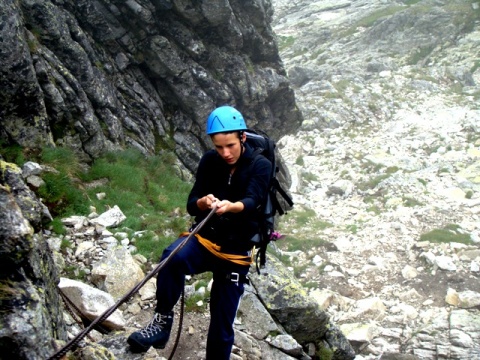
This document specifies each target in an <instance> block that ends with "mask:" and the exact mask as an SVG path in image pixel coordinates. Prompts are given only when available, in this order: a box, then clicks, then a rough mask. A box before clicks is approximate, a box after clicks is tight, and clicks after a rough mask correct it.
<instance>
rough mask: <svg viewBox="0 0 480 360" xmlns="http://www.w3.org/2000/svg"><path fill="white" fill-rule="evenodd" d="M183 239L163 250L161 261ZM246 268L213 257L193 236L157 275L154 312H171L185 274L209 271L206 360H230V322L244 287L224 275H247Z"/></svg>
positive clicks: (231, 322) (183, 282)
mask: <svg viewBox="0 0 480 360" xmlns="http://www.w3.org/2000/svg"><path fill="white" fill-rule="evenodd" d="M184 239H185V238H179V239H177V240H176V241H175V242H174V243H172V244H171V245H170V246H169V247H168V248H167V249H165V251H164V252H163V255H162V260H163V259H164V258H166V257H167V256H168V255H169V254H170V253H171V252H172V250H173V249H175V248H176V247H177V246H178V244H179V243H180V242H181V241H182V240H184ZM245 255H246V254H245ZM248 269H249V266H244V265H237V264H234V263H231V262H229V261H225V260H222V259H220V258H218V257H216V256H215V255H213V254H212V253H210V252H209V251H208V250H207V249H205V247H203V246H202V245H201V244H200V243H199V242H198V240H197V239H196V238H195V237H192V238H191V239H190V240H189V241H188V243H187V244H186V245H185V246H184V247H183V248H182V249H181V250H180V251H179V252H177V253H176V254H175V255H174V256H173V257H172V258H171V259H170V261H169V262H168V263H167V264H166V266H165V267H164V268H163V269H162V270H161V271H160V272H159V273H158V275H157V293H156V295H157V307H156V311H157V312H161V313H163V312H168V311H170V310H172V309H173V307H174V306H175V304H176V303H177V301H178V299H179V298H180V295H181V293H182V290H183V287H184V285H185V275H193V274H199V273H203V272H206V271H212V272H213V274H214V279H215V280H214V282H213V285H212V291H211V294H210V316H211V319H210V327H209V329H208V337H207V360H229V359H230V353H231V351H232V346H233V341H234V331H233V322H234V320H235V316H236V314H237V310H238V305H239V303H240V299H241V297H242V295H243V292H244V284H243V283H242V282H234V281H231V280H226V279H225V276H224V274H230V273H238V274H240V275H246V274H247V273H248ZM194 346H195V345H194Z"/></svg>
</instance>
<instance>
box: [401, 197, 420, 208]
mask: <svg viewBox="0 0 480 360" xmlns="http://www.w3.org/2000/svg"><path fill="white" fill-rule="evenodd" d="M402 200H403V205H404V206H406V207H415V206H422V205H423V203H422V202H421V201H418V200H417V199H414V198H412V197H409V196H403V197H402Z"/></svg>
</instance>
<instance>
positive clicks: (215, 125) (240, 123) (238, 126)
mask: <svg viewBox="0 0 480 360" xmlns="http://www.w3.org/2000/svg"><path fill="white" fill-rule="evenodd" d="M237 130H238V131H242V130H247V125H246V124H245V120H244V119H243V115H242V114H241V113H240V112H239V111H238V110H237V109H235V108H233V107H231V106H220V107H218V108H216V109H215V110H213V111H212V112H211V113H210V115H209V116H208V119H207V135H213V134H217V133H221V132H230V131H237Z"/></svg>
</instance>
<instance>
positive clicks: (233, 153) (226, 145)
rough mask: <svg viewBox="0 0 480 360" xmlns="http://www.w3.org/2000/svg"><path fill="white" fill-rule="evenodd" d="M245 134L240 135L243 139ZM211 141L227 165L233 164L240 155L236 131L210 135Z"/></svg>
mask: <svg viewBox="0 0 480 360" xmlns="http://www.w3.org/2000/svg"><path fill="white" fill-rule="evenodd" d="M245 138H246V134H243V135H242V141H245ZM212 142H213V145H214V146H215V150H217V152H218V154H219V155H220V156H221V157H222V159H223V160H225V162H226V163H227V164H228V165H234V164H236V162H237V161H238V159H239V158H240V156H241V155H242V145H241V143H240V138H239V137H238V133H237V132H233V133H227V134H223V133H220V134H214V135H212Z"/></svg>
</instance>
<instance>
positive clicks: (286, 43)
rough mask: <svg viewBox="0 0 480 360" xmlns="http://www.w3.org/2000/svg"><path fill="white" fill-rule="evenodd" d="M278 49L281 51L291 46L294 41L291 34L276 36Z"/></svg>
mask: <svg viewBox="0 0 480 360" xmlns="http://www.w3.org/2000/svg"><path fill="white" fill-rule="evenodd" d="M277 41H278V49H279V50H280V51H283V50H285V49H287V48H289V47H291V46H292V45H293V44H294V43H295V38H294V37H293V36H282V35H280V36H278V37H277Z"/></svg>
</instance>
